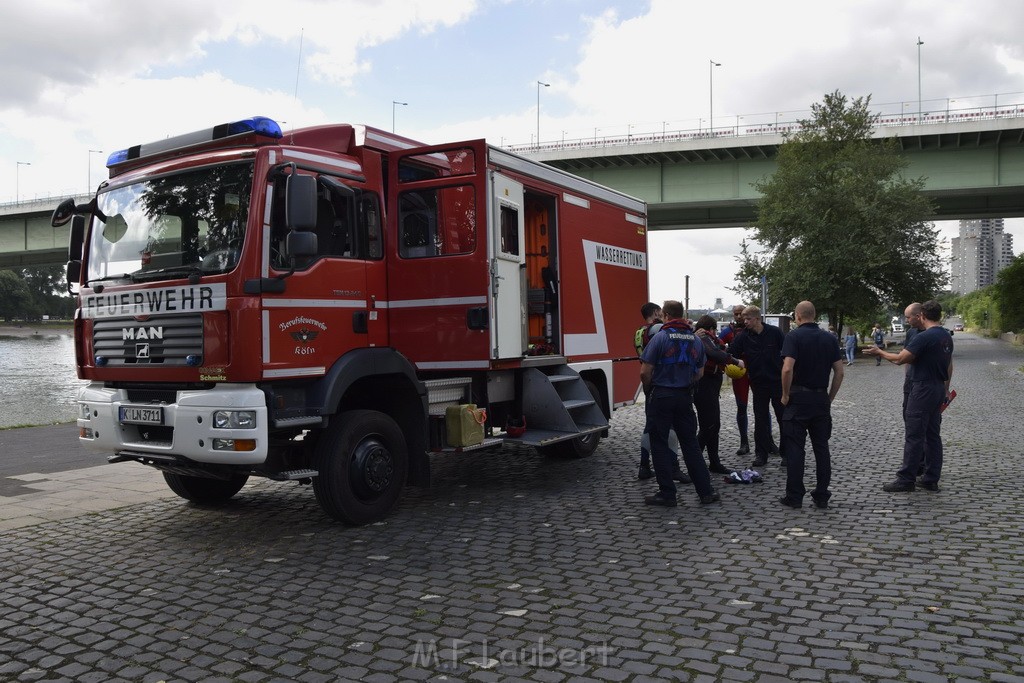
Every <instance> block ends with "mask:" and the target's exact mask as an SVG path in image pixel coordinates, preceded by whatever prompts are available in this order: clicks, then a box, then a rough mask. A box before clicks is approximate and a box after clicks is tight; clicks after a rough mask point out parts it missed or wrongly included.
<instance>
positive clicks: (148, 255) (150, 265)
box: [87, 162, 253, 283]
mask: <svg viewBox="0 0 1024 683" xmlns="http://www.w3.org/2000/svg"><path fill="white" fill-rule="evenodd" d="M252 173H253V170H252V164H251V163H249V162H246V163H235V164H228V165H223V166H212V167H205V168H202V169H198V170H193V171H187V172H184V173H176V174H172V175H163V176H160V177H155V178H152V179H149V180H146V181H143V182H139V183H134V184H131V185H122V186H115V187H114V188H112V189H110V190H108V191H106V192H102V193H101V194H100V195H99V196H98V197H97V209H98V210H97V211H96V213H95V216H94V218H93V223H92V230H91V233H90V237H89V245H88V256H87V259H88V260H87V264H88V271H87V278H88V281H89V282H90V283H91V282H96V281H101V280H113V279H130V280H132V281H135V282H140V281H148V280H167V279H172V278H180V277H183V276H184V275H190V274H192V273H197V274H199V275H209V274H214V273H225V272H227V271H229V270H231V269H232V268H234V267H235V265H236V264H237V263H238V258H239V255H240V254H241V251H242V245H243V243H244V239H245V225H246V218H247V216H248V213H249V195H250V190H251V188H252Z"/></svg>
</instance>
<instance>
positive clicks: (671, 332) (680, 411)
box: [640, 301, 719, 507]
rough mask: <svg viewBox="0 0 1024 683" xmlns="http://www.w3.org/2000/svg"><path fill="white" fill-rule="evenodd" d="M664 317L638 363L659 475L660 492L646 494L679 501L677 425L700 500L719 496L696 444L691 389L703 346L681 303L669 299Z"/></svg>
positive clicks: (700, 369)
mask: <svg viewBox="0 0 1024 683" xmlns="http://www.w3.org/2000/svg"><path fill="white" fill-rule="evenodd" d="M662 312H663V313H664V314H665V323H664V325H662V327H661V331H659V332H658V333H657V334H655V335H654V336H653V337H651V341H650V343H649V344H648V345H647V348H646V349H644V353H643V356H641V358H640V360H641V364H640V381H641V382H643V385H644V391H645V393H646V394H647V396H648V398H647V425H648V431H649V432H650V437H651V459H652V460H653V461H654V474H655V476H656V477H657V479H658V493H656V494H654V495H653V496H648V497H646V498H644V502H645V503H646V504H648V505H662V506H665V507H675V505H676V504H677V501H676V484H675V482H674V481H673V480H672V469H673V467H672V466H673V462H674V461H675V456H674V454H673V453H672V450H671V449H670V448H669V446H668V432H669V429H672V430H675V433H676V436H677V437H678V438H679V445H680V446H681V447H682V450H683V462H685V463H686V469H687V471H688V472H689V474H690V478H691V479H692V480H693V486H694V488H695V489H696V490H697V495H698V496H699V497H700V502H701V503H702V504H708V503H715V502H718V500H719V497H718V494H717V493H715V490H714V488H712V486H711V475H710V474H709V473H708V468H707V465H705V464H704V458H703V457H702V456H701V454H700V446H698V444H697V417H696V415H694V412H693V389H694V387H695V386H696V384H697V382H698V381H700V378H701V375H702V374H703V373H704V361H705V357H704V346H703V344H701V342H700V340H699V339H697V336H696V335H695V334H694V333H693V330H692V329H691V328H690V326H689V324H688V323H687V322H686V321H685V320H684V319H683V305H682V304H681V303H679V302H678V301H666V302H665V304H664V306H662Z"/></svg>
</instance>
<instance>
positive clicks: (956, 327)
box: [953, 323, 964, 332]
mask: <svg viewBox="0 0 1024 683" xmlns="http://www.w3.org/2000/svg"><path fill="white" fill-rule="evenodd" d="M953 331H954V332H963V331H964V324H963V323H957V324H956V325H953Z"/></svg>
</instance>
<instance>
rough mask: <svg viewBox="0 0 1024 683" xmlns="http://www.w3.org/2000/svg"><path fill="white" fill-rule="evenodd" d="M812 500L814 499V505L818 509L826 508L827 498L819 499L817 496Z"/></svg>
mask: <svg viewBox="0 0 1024 683" xmlns="http://www.w3.org/2000/svg"><path fill="white" fill-rule="evenodd" d="M813 500H814V507H816V508H818V509H819V510H827V509H828V501H827V500H819V499H817V498H814V499H813Z"/></svg>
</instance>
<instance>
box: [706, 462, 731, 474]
mask: <svg viewBox="0 0 1024 683" xmlns="http://www.w3.org/2000/svg"><path fill="white" fill-rule="evenodd" d="M708 472H711V473H712V474H732V470H731V469H729V468H728V467H726V466H725V465H723V464H722V463H716V464H714V465H712V466H711V467H709V468H708Z"/></svg>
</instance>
